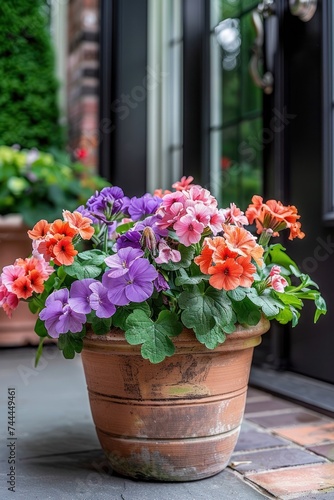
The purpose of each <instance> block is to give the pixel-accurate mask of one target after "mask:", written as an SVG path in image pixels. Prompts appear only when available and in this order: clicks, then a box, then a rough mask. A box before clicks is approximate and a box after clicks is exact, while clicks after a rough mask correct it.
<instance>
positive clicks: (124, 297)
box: [102, 258, 158, 306]
mask: <svg viewBox="0 0 334 500" xmlns="http://www.w3.org/2000/svg"><path fill="white" fill-rule="evenodd" d="M157 276H158V273H157V271H156V269H155V267H154V266H152V264H150V263H149V261H148V260H147V259H144V258H138V259H136V260H135V261H134V262H133V264H132V265H131V267H130V268H129V270H128V272H127V273H125V274H123V275H122V276H119V277H118V278H110V277H109V276H108V271H106V272H105V273H104V275H103V277H102V283H103V285H104V286H105V287H106V288H107V289H108V298H109V300H110V302H112V303H113V304H115V305H117V306H125V305H127V304H129V303H130V302H143V301H144V300H146V299H148V298H149V297H150V296H151V295H152V293H153V281H154V280H155V279H156V278H157Z"/></svg>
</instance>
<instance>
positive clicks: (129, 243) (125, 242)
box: [116, 230, 141, 251]
mask: <svg viewBox="0 0 334 500" xmlns="http://www.w3.org/2000/svg"><path fill="white" fill-rule="evenodd" d="M140 238H141V233H140V232H139V231H132V230H130V231H127V232H126V233H124V234H122V236H120V237H119V238H117V240H116V249H117V250H118V251H119V250H120V249H121V248H126V247H132V248H141V245H140Z"/></svg>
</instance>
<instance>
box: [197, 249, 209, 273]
mask: <svg viewBox="0 0 334 500" xmlns="http://www.w3.org/2000/svg"><path fill="white" fill-rule="evenodd" d="M212 255H213V250H211V248H209V246H208V245H204V246H203V250H202V252H201V254H200V255H198V257H195V258H194V261H195V262H196V264H197V265H198V266H199V267H200V270H201V272H202V273H204V274H209V267H210V266H212Z"/></svg>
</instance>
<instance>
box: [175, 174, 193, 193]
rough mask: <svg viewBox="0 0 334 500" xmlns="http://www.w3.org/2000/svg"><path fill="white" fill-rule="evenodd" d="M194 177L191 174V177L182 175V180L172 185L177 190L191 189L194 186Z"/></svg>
mask: <svg viewBox="0 0 334 500" xmlns="http://www.w3.org/2000/svg"><path fill="white" fill-rule="evenodd" d="M193 180H194V178H193V177H192V176H191V175H189V177H186V176H185V175H184V176H183V177H181V180H180V181H177V182H174V184H172V187H173V188H174V189H176V191H183V190H184V189H189V188H190V187H191V186H192V184H191V183H192V181H193Z"/></svg>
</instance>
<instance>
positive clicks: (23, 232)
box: [0, 215, 39, 347]
mask: <svg viewBox="0 0 334 500" xmlns="http://www.w3.org/2000/svg"><path fill="white" fill-rule="evenodd" d="M27 230H28V228H27V227H26V226H24V225H23V223H22V219H21V217H20V216H18V215H12V216H8V217H0V248H1V253H0V269H2V268H3V267H4V266H8V265H11V264H13V263H14V261H15V259H17V258H19V257H22V258H25V257H28V256H29V255H30V254H31V240H30V239H29V237H28V235H27ZM36 319H37V318H36V317H35V316H33V315H32V314H31V312H30V311H29V307H28V304H26V303H24V302H21V303H20V304H19V306H18V308H17V309H15V311H14V313H13V315H12V318H11V319H9V318H8V317H7V315H6V314H5V312H4V311H3V310H2V309H0V346H1V347H11V346H18V345H26V344H34V345H36V344H38V342H39V337H38V336H37V335H36V333H35V332H34V328H35V323H36Z"/></svg>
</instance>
